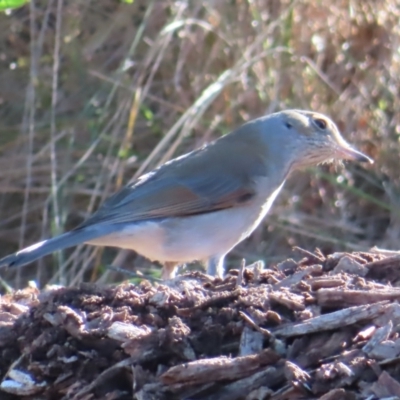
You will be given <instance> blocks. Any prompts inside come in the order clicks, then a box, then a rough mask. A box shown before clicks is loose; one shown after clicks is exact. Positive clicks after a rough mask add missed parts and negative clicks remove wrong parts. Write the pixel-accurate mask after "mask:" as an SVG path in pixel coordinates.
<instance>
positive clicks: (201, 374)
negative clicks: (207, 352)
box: [160, 349, 280, 385]
mask: <svg viewBox="0 0 400 400" xmlns="http://www.w3.org/2000/svg"><path fill="white" fill-rule="evenodd" d="M279 359H280V356H279V355H278V354H277V353H275V352H274V351H272V350H270V349H266V350H264V351H263V352H261V353H259V354H256V355H250V356H245V357H236V358H228V357H215V358H207V359H202V360H197V361H192V362H189V363H185V364H180V365H176V366H174V367H171V368H170V369H169V370H168V371H166V372H165V373H164V374H162V375H161V377H160V380H161V382H163V383H164V384H167V385H171V384H174V383H178V382H181V383H182V382H187V381H188V382H191V383H196V384H197V383H203V382H209V380H210V379H212V380H213V381H220V380H234V379H240V378H244V377H246V376H249V375H250V374H252V373H254V372H255V371H257V369H258V368H261V367H264V366H266V365H270V364H274V363H275V362H277V361H278V360H279Z"/></svg>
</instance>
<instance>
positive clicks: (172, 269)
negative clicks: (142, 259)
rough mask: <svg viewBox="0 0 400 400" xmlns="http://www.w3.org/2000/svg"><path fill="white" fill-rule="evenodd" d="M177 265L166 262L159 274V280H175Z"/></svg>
mask: <svg viewBox="0 0 400 400" xmlns="http://www.w3.org/2000/svg"><path fill="white" fill-rule="evenodd" d="M178 265H179V263H177V262H175V261H167V262H165V263H164V266H163V269H162V272H161V279H162V280H167V279H172V278H175V276H176V272H177V271H178Z"/></svg>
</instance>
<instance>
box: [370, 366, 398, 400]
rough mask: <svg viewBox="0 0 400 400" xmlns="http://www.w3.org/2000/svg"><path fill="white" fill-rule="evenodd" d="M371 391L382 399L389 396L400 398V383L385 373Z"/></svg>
mask: <svg viewBox="0 0 400 400" xmlns="http://www.w3.org/2000/svg"><path fill="white" fill-rule="evenodd" d="M371 391H372V392H373V393H375V394H376V396H378V398H380V399H381V398H384V397H389V396H396V397H397V398H400V383H399V382H398V381H397V380H396V379H394V378H393V377H392V376H390V375H389V374H388V373H387V372H386V371H383V372H382V373H381V374H380V376H379V379H378V381H377V382H374V383H373V385H372V386H371Z"/></svg>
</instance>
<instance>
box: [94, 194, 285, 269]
mask: <svg viewBox="0 0 400 400" xmlns="http://www.w3.org/2000/svg"><path fill="white" fill-rule="evenodd" d="M281 187H282V186H280V187H279V188H278V189H277V190H275V192H274V193H273V195H272V196H270V198H269V200H268V202H264V203H262V202H261V201H259V202H257V201H255V202H253V203H251V206H250V205H246V206H242V207H235V208H230V209H226V210H221V211H215V212H212V213H208V214H200V215H195V216H190V217H184V218H176V217H175V218H166V219H163V220H159V221H156V220H152V221H143V222H137V223H134V224H131V225H129V226H126V227H125V228H123V229H122V230H120V231H118V232H115V233H112V234H110V235H107V236H103V237H100V238H97V239H94V240H91V241H89V242H88V243H90V244H94V245H99V246H113V247H120V248H124V249H131V250H134V251H136V252H137V253H139V254H141V255H143V256H145V257H146V258H149V259H150V260H157V261H161V262H165V261H176V262H182V263H184V262H190V261H194V260H206V259H208V258H210V257H214V256H221V255H224V254H226V253H228V252H229V251H230V250H231V249H232V248H233V247H234V246H235V245H236V244H238V243H239V242H241V241H242V240H243V239H245V238H246V237H247V236H249V235H250V234H251V233H252V232H253V231H254V229H255V228H256V227H257V226H258V225H259V223H260V222H261V220H262V219H263V218H264V216H265V215H266V214H267V212H268V210H269V209H270V207H271V205H272V202H273V201H274V200H275V198H276V196H277V194H278V193H279V191H280V189H281ZM257 203H258V205H257Z"/></svg>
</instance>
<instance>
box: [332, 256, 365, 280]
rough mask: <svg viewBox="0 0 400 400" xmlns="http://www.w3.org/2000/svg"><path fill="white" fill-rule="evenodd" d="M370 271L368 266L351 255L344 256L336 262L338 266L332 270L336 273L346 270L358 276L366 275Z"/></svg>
mask: <svg viewBox="0 0 400 400" xmlns="http://www.w3.org/2000/svg"><path fill="white" fill-rule="evenodd" d="M368 271H369V270H368V268H366V267H365V266H364V265H362V264H361V263H359V262H358V261H356V260H354V258H352V257H349V256H344V257H342V258H341V259H340V260H339V262H338V263H337V264H336V267H335V268H334V269H333V270H332V272H333V273H335V274H338V273H340V272H346V273H348V274H354V275H358V276H366V275H367V273H368Z"/></svg>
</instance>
